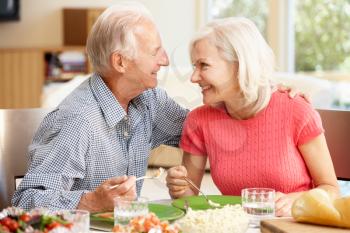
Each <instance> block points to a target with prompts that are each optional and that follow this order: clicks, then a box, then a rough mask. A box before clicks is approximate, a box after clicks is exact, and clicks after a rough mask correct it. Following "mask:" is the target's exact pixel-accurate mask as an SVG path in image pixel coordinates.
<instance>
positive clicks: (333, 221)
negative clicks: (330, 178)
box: [292, 188, 350, 228]
mask: <svg viewBox="0 0 350 233" xmlns="http://www.w3.org/2000/svg"><path fill="white" fill-rule="evenodd" d="M292 216H293V217H294V219H295V220H296V221H298V222H308V223H315V224H321V225H329V226H337V227H348V228H350V196H349V197H342V198H338V199H334V198H332V197H330V196H329V194H328V193H327V192H326V191H325V190H323V189H317V188H316V189H312V190H310V191H308V192H305V193H304V194H303V195H301V196H300V197H299V198H298V199H297V200H295V202H294V203H293V206H292Z"/></svg>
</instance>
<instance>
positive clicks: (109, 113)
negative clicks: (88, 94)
mask: <svg viewBox="0 0 350 233" xmlns="http://www.w3.org/2000/svg"><path fill="white" fill-rule="evenodd" d="M90 86H91V89H92V92H93V93H94V95H95V97H96V100H97V102H98V103H99V105H100V108H101V110H102V112H103V115H104V117H105V119H106V122H107V124H108V126H109V127H115V126H116V125H117V124H118V123H119V122H120V121H121V120H123V119H126V116H127V114H126V112H125V110H124V109H123V107H122V106H121V105H120V103H119V101H118V100H117V99H116V98H115V96H114V95H113V93H112V92H111V90H110V89H109V88H108V87H107V85H106V84H105V82H104V81H103V80H102V78H101V77H100V76H99V75H98V74H96V73H95V74H94V75H93V76H92V78H91V81H90ZM144 94H145V93H142V94H140V95H139V96H137V97H135V98H134V99H133V100H132V101H131V102H130V103H129V106H128V111H129V114H130V116H131V121H132V125H134V124H137V123H138V122H139V121H140V120H141V118H142V114H143V112H144V111H145V110H146V109H148V107H147V104H146V102H147V100H146V97H145V96H144Z"/></svg>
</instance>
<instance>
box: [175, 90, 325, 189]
mask: <svg viewBox="0 0 350 233" xmlns="http://www.w3.org/2000/svg"><path fill="white" fill-rule="evenodd" d="M323 131H324V130H323V127H322V122H321V119H320V116H319V114H318V113H317V111H315V110H314V109H313V108H312V106H311V105H310V104H309V103H307V102H306V101H305V100H304V99H303V98H302V97H299V96H298V97H296V98H294V99H291V98H289V97H288V94H286V93H281V92H275V93H273V95H272V97H271V100H270V103H269V105H268V106H267V107H266V108H265V109H264V110H262V111H260V112H259V113H258V114H257V115H256V116H255V117H253V118H250V119H247V120H235V119H233V118H231V117H230V116H229V115H228V114H227V112H226V111H225V109H224V108H221V109H220V108H213V107H210V106H201V107H199V108H197V109H195V110H193V111H192V112H190V113H189V115H188V117H187V119H186V122H185V125H184V130H183V135H182V138H181V142H180V146H181V148H182V149H183V150H184V151H186V152H189V153H191V154H194V155H199V156H208V158H209V162H210V169H211V175H212V178H213V180H214V182H215V184H216V186H217V187H218V188H219V189H220V191H221V192H222V194H225V195H240V193H241V189H243V188H247V187H266V188H274V189H275V190H276V191H280V192H284V193H289V192H297V191H303V190H308V189H310V188H312V187H313V184H312V180H311V177H310V174H309V172H308V169H307V167H306V165H305V163H304V160H303V157H302V155H301V154H300V152H299V150H298V145H302V144H304V143H306V142H308V141H309V140H310V139H312V138H314V137H316V136H318V135H320V134H321V133H323ZM315 159H317V157H316V158H315Z"/></svg>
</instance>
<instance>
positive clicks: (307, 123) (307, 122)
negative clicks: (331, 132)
mask: <svg viewBox="0 0 350 233" xmlns="http://www.w3.org/2000/svg"><path fill="white" fill-rule="evenodd" d="M296 98H297V99H296V101H295V103H294V115H293V121H294V122H293V123H294V133H293V135H294V142H295V144H296V145H298V146H300V145H303V144H305V143H307V142H308V141H310V140H311V139H313V138H315V137H317V136H318V135H320V134H321V133H323V132H324V129H323V126H322V121H321V117H320V115H319V113H318V112H317V111H316V110H315V109H314V108H313V107H312V105H311V104H310V103H307V102H306V101H305V100H304V99H303V98H302V97H296Z"/></svg>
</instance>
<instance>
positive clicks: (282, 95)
mask: <svg viewBox="0 0 350 233" xmlns="http://www.w3.org/2000/svg"><path fill="white" fill-rule="evenodd" d="M272 100H273V102H274V103H280V104H281V105H282V106H284V108H286V107H291V108H292V109H294V110H303V109H313V107H312V104H311V103H310V102H308V101H307V100H306V99H305V98H304V97H303V96H302V94H297V95H296V96H294V97H290V96H289V92H280V91H276V92H274V93H273V95H272Z"/></svg>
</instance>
